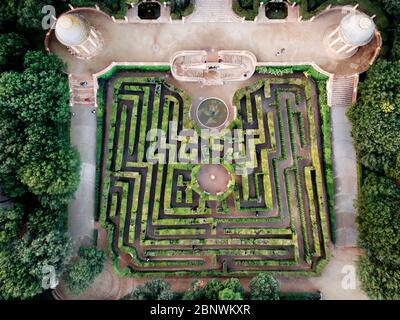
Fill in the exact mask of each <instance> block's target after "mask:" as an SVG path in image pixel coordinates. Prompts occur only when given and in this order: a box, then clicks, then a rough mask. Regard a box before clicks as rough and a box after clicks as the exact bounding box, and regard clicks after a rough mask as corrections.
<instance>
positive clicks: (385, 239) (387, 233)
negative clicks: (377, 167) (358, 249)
mask: <svg viewBox="0 0 400 320" xmlns="http://www.w3.org/2000/svg"><path fill="white" fill-rule="evenodd" d="M399 208H400V188H398V187H397V186H396V184H395V183H394V182H393V180H391V179H389V178H386V177H382V176H378V175H377V174H375V173H370V174H369V175H368V176H367V177H366V178H365V180H364V183H363V185H362V187H361V190H360V193H359V197H358V201H357V209H358V214H357V223H358V232H359V241H360V245H361V246H362V247H363V248H364V249H366V250H367V252H368V254H369V255H371V256H373V257H374V259H375V260H377V261H379V262H380V263H382V264H383V263H384V264H387V265H398V264H399V263H400V215H399Z"/></svg>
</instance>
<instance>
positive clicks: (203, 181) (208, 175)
mask: <svg viewBox="0 0 400 320" xmlns="http://www.w3.org/2000/svg"><path fill="white" fill-rule="evenodd" d="M231 180H232V176H231V174H230V173H229V172H228V170H226V169H225V167H224V166H223V165H221V164H205V165H202V166H201V168H200V171H199V172H198V174H197V182H198V184H199V186H200V188H201V189H202V190H203V191H204V192H207V193H209V194H211V195H219V194H221V193H224V192H226V191H227V190H228V188H229V183H230V181H231Z"/></svg>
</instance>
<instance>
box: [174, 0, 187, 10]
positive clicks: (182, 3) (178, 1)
mask: <svg viewBox="0 0 400 320" xmlns="http://www.w3.org/2000/svg"><path fill="white" fill-rule="evenodd" d="M171 4H172V5H173V6H176V7H177V8H178V9H180V10H183V9H185V8H186V7H187V6H188V5H189V4H190V0H172V1H171Z"/></svg>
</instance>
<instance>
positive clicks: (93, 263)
mask: <svg viewBox="0 0 400 320" xmlns="http://www.w3.org/2000/svg"><path fill="white" fill-rule="evenodd" d="M105 259H106V257H105V254H104V252H103V251H101V250H97V249H96V248H84V247H81V248H80V249H79V259H78V260H76V261H74V262H73V263H72V264H71V266H70V267H69V268H68V270H67V272H66V275H65V277H64V279H65V283H66V285H67V288H68V290H70V292H71V293H72V294H75V295H79V294H81V293H82V292H83V291H84V290H86V289H87V288H89V287H90V285H91V284H92V283H93V281H94V280H95V279H96V277H97V276H98V275H99V274H100V273H101V272H102V271H103V268H104V262H105Z"/></svg>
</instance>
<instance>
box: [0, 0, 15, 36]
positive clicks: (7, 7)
mask: <svg viewBox="0 0 400 320" xmlns="http://www.w3.org/2000/svg"><path fill="white" fill-rule="evenodd" d="M16 18H17V6H16V4H15V0H2V1H1V6H0V30H5V29H6V27H7V26H9V25H10V24H11V23H12V22H13V21H15V20H16Z"/></svg>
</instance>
